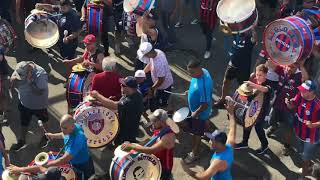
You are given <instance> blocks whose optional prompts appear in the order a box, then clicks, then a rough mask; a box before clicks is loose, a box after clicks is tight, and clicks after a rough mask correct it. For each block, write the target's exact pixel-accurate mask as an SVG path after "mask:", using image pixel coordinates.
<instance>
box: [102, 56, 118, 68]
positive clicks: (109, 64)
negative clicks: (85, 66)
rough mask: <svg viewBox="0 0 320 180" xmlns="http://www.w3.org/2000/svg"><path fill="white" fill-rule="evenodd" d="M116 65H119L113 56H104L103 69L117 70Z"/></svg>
mask: <svg viewBox="0 0 320 180" xmlns="http://www.w3.org/2000/svg"><path fill="white" fill-rule="evenodd" d="M116 66H117V62H116V60H115V59H114V58H113V57H111V56H108V57H105V58H103V60H102V70H103V71H106V72H110V71H115V70H116Z"/></svg>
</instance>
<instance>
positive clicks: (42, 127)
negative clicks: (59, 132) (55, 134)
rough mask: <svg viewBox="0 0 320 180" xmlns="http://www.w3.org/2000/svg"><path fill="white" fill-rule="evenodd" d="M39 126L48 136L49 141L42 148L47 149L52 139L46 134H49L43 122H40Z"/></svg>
mask: <svg viewBox="0 0 320 180" xmlns="http://www.w3.org/2000/svg"><path fill="white" fill-rule="evenodd" d="M38 125H39V127H40V128H41V129H42V130H43V132H44V133H45V136H46V137H47V139H48V140H47V143H46V144H45V145H44V146H42V147H41V148H45V147H47V146H48V145H49V142H50V138H49V137H48V136H47V135H46V133H48V132H47V130H46V128H44V126H43V123H42V121H41V120H38Z"/></svg>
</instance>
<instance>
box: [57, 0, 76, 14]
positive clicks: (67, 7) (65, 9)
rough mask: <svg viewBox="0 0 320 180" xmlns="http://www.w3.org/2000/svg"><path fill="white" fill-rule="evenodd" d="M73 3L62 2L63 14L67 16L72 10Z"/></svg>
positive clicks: (61, 0) (69, 0) (68, 1)
mask: <svg viewBox="0 0 320 180" xmlns="http://www.w3.org/2000/svg"><path fill="white" fill-rule="evenodd" d="M72 5H73V4H72V1H71V0H60V6H61V13H62V14H66V13H68V12H70V11H71V9H72Z"/></svg>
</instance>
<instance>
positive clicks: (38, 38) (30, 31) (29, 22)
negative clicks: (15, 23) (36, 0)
mask: <svg viewBox="0 0 320 180" xmlns="http://www.w3.org/2000/svg"><path fill="white" fill-rule="evenodd" d="M54 16H56V15H53V14H50V13H47V12H45V11H40V10H33V11H31V14H30V15H29V16H28V17H27V18H26V20H25V22H24V25H25V29H24V35H25V39H26V40H27V42H28V43H29V44H30V45H31V46H33V47H36V48H50V47H52V46H53V45H55V44H56V43H57V42H58V40H59V29H58V26H57V24H56V19H55V18H54Z"/></svg>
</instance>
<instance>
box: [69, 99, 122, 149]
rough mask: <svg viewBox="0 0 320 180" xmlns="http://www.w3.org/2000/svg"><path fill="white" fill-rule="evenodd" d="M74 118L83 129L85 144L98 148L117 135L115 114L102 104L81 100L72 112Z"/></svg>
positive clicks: (117, 125) (117, 123) (117, 127)
mask: <svg viewBox="0 0 320 180" xmlns="http://www.w3.org/2000/svg"><path fill="white" fill-rule="evenodd" d="M73 117H74V119H75V121H76V123H78V124H79V125H80V126H81V127H82V128H83V130H84V134H85V135H86V137H87V144H88V146H89V147H91V148H98V147H102V146H105V145H107V144H109V143H111V142H112V141H113V140H114V139H115V137H116V136H117V133H118V130H119V121H118V117H117V116H116V114H115V113H114V112H113V111H111V110H109V109H107V108H105V107H102V106H92V105H91V103H90V102H83V103H81V104H80V105H79V107H78V108H77V109H76V111H75V113H74V116H73Z"/></svg>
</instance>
